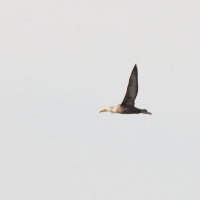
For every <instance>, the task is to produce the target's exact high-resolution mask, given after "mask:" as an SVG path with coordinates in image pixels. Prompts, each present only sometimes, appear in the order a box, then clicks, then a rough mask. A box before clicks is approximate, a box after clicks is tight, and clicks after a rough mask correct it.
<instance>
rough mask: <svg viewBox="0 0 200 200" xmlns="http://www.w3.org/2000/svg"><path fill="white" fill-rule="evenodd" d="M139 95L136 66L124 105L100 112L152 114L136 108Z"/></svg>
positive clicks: (109, 107)
mask: <svg viewBox="0 0 200 200" xmlns="http://www.w3.org/2000/svg"><path fill="white" fill-rule="evenodd" d="M137 93H138V70H137V66H136V65H135V66H134V68H133V71H132V73H131V76H130V78H129V84H128V87H127V91H126V94H125V97H124V100H123V101H122V103H121V104H120V105H118V106H108V107H106V108H104V109H103V110H101V111H100V112H107V111H108V112H112V113H120V114H139V113H143V114H151V113H150V112H148V111H147V110H146V109H139V108H136V107H135V99H136V96H137Z"/></svg>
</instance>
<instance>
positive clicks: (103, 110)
mask: <svg viewBox="0 0 200 200" xmlns="http://www.w3.org/2000/svg"><path fill="white" fill-rule="evenodd" d="M113 108H114V107H113V106H108V107H106V108H104V109H102V110H100V111H99V112H100V113H101V112H112V109H113Z"/></svg>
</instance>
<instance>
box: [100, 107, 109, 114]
mask: <svg viewBox="0 0 200 200" xmlns="http://www.w3.org/2000/svg"><path fill="white" fill-rule="evenodd" d="M106 111H107V109H106V108H104V109H103V110H100V111H99V112H100V113H101V112H106Z"/></svg>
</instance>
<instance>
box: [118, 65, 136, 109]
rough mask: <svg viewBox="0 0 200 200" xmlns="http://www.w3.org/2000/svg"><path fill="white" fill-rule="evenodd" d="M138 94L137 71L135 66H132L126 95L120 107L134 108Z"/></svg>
mask: <svg viewBox="0 0 200 200" xmlns="http://www.w3.org/2000/svg"><path fill="white" fill-rule="evenodd" d="M137 93H138V70H137V65H135V66H134V68H133V71H132V73H131V76H130V78H129V83H128V87H127V91H126V95H125V97H124V100H123V101H122V103H121V105H123V106H134V101H135V98H136V96H137Z"/></svg>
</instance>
